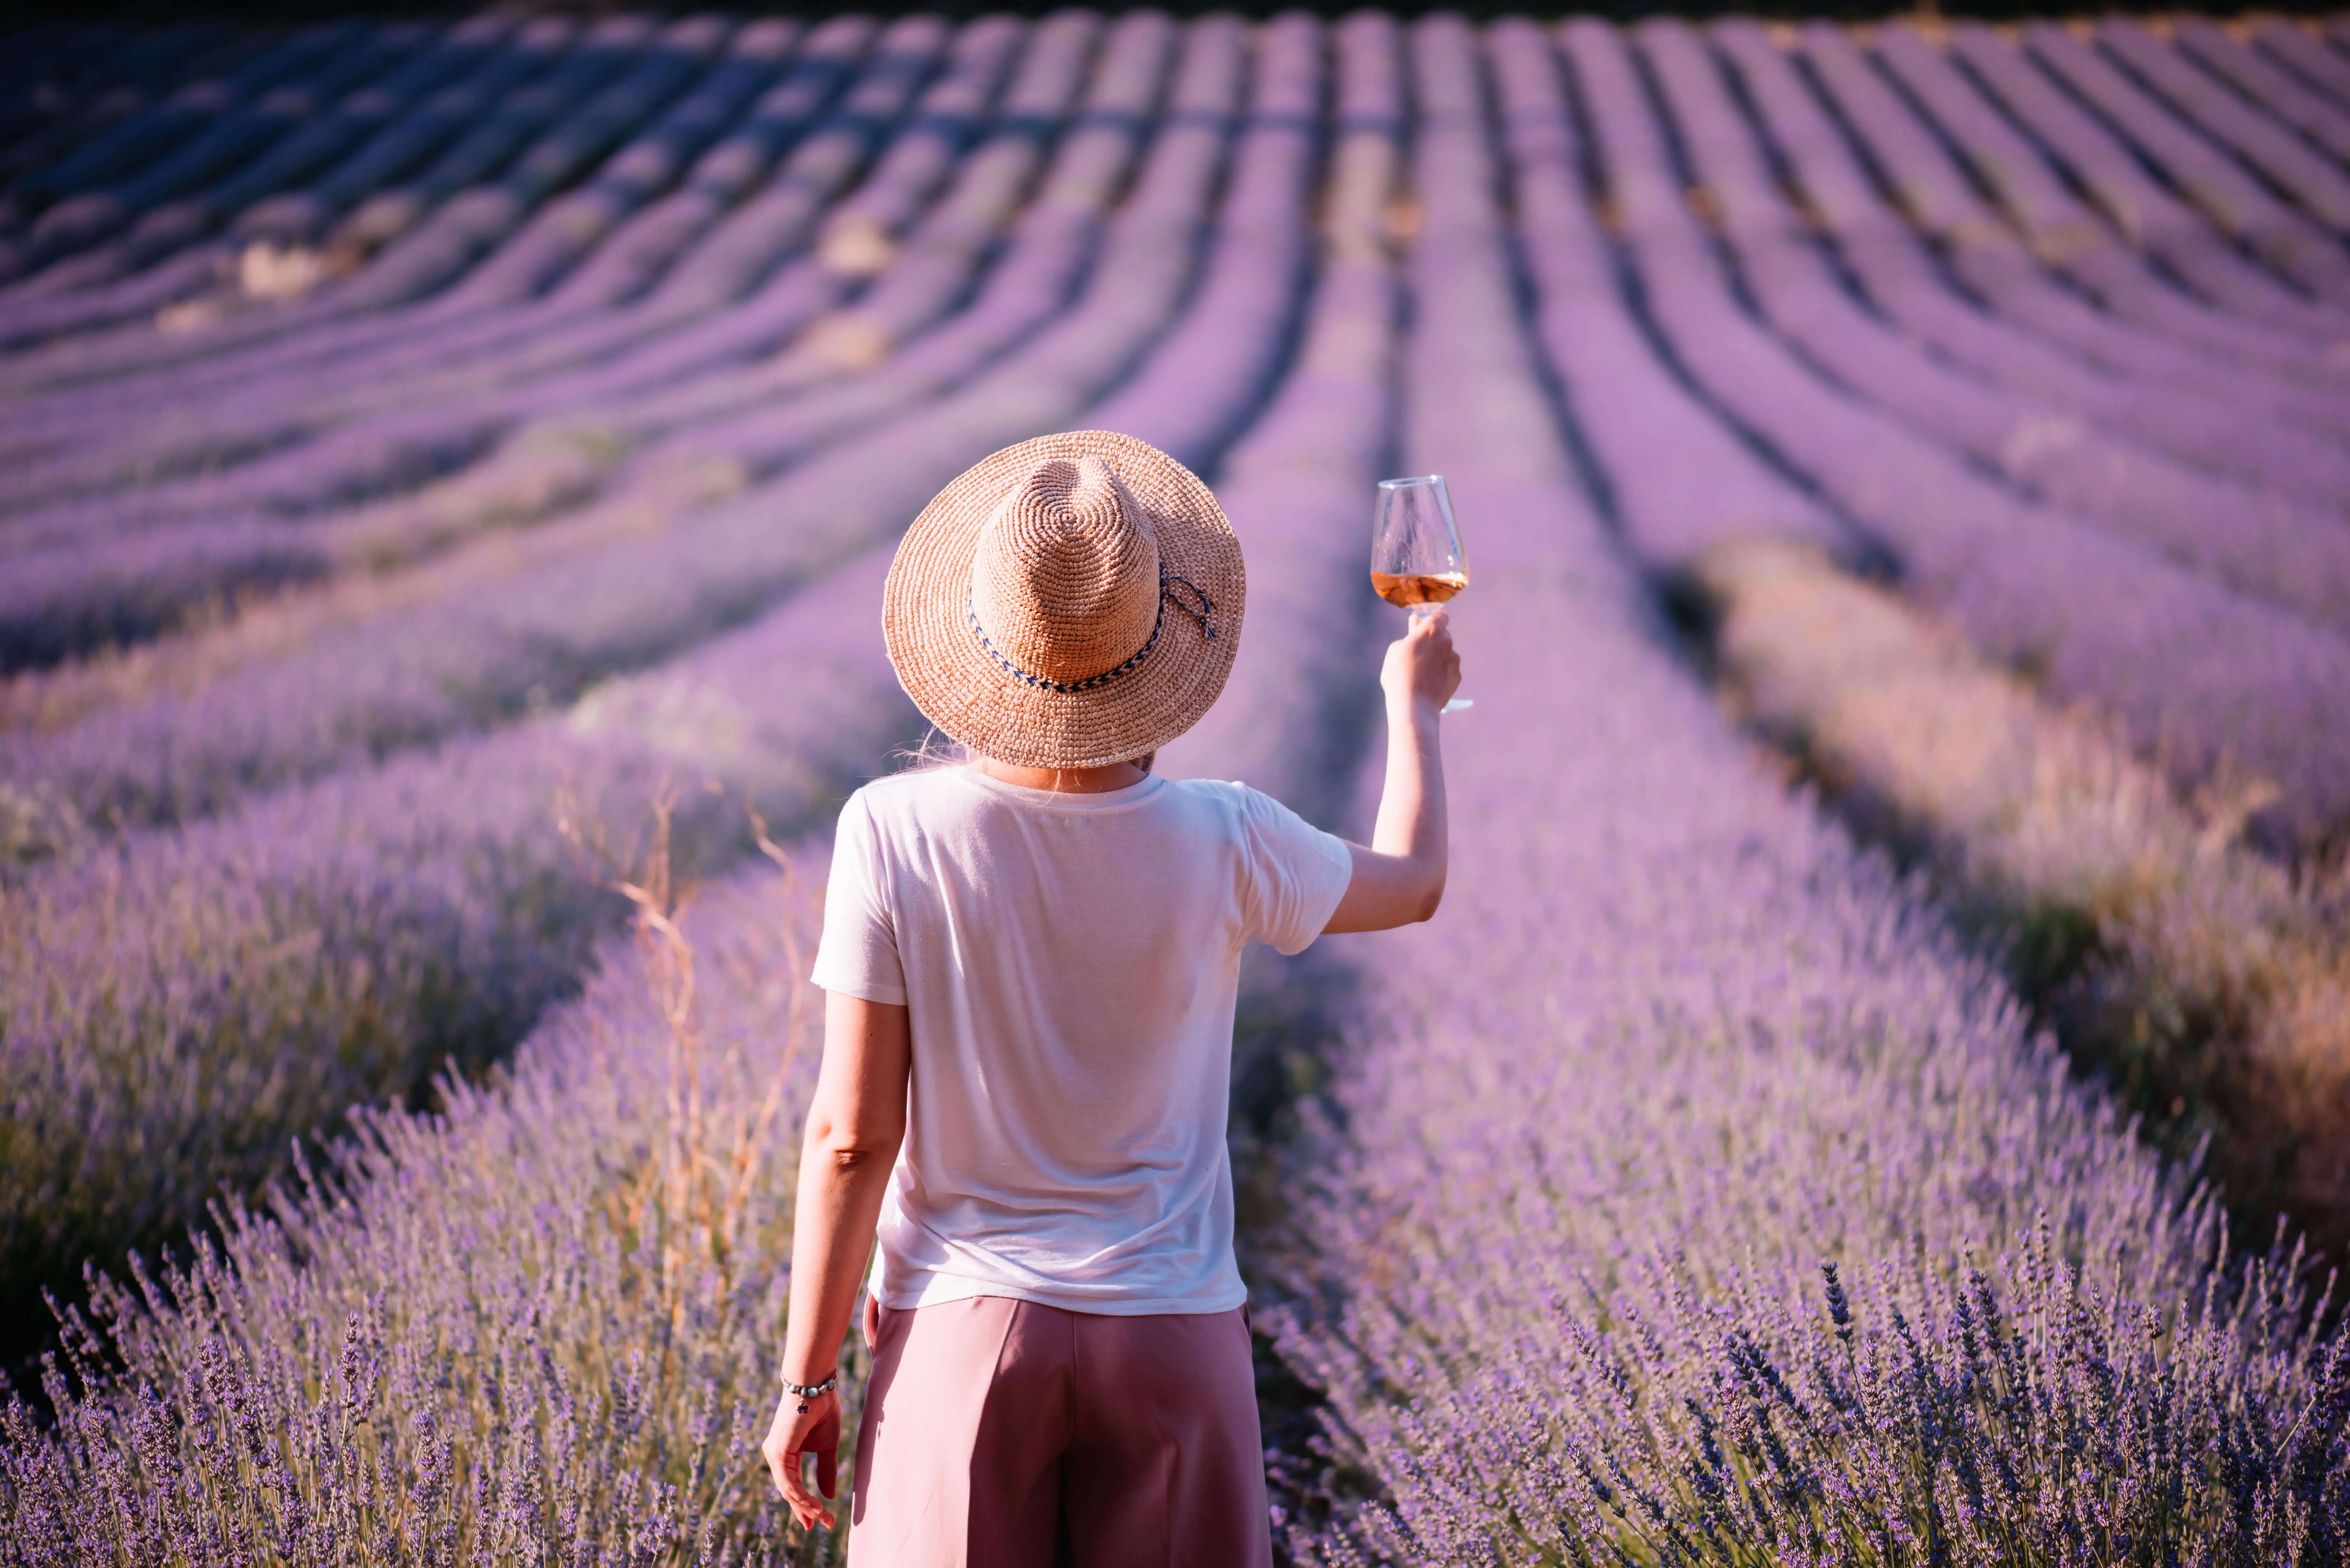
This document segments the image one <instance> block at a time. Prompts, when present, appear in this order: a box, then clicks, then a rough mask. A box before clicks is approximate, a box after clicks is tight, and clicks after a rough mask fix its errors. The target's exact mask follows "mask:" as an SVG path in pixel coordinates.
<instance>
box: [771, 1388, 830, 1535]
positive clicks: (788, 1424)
mask: <svg viewBox="0 0 2350 1568" xmlns="http://www.w3.org/2000/svg"><path fill="white" fill-rule="evenodd" d="M803 1403H805V1404H806V1406H807V1411H806V1414H805V1415H803V1414H802V1413H801V1411H800V1406H801V1405H802V1404H803ZM759 1451H760V1452H761V1453H763V1454H764V1455H765V1456H766V1457H767V1470H768V1473H769V1474H771V1475H773V1476H774V1477H775V1490H777V1491H779V1492H781V1493H783V1494H784V1501H785V1502H787V1503H789V1504H791V1505H792V1517H794V1518H795V1519H796V1520H798V1521H800V1528H801V1529H803V1530H814V1529H815V1528H816V1526H817V1525H819V1524H821V1525H823V1526H824V1527H825V1528H826V1529H827V1530H829V1529H831V1528H832V1524H833V1518H832V1510H830V1509H828V1508H827V1507H826V1506H825V1505H824V1504H825V1501H830V1500H831V1498H832V1494H833V1493H834V1492H835V1491H837V1490H839V1486H840V1395H839V1394H838V1392H837V1391H836V1392H833V1393H827V1394H819V1395H817V1396H816V1397H815V1398H813V1399H809V1400H806V1401H803V1400H802V1399H801V1398H800V1397H799V1396H798V1395H796V1394H793V1393H790V1392H786V1393H785V1395H784V1397H783V1399H782V1401H781V1402H780V1403H778V1404H777V1405H776V1406H775V1424H774V1425H773V1426H771V1427H769V1428H767V1440H766V1441H765V1442H764V1443H761V1444H760V1445H759ZM810 1454H814V1455H815V1456H816V1490H818V1491H821V1492H823V1493H824V1501H818V1500H817V1498H816V1493H815V1492H812V1491H810V1490H808V1484H807V1477H806V1472H805V1470H804V1469H803V1468H802V1466H803V1461H804V1460H805V1459H806V1457H807V1456H808V1455H810Z"/></svg>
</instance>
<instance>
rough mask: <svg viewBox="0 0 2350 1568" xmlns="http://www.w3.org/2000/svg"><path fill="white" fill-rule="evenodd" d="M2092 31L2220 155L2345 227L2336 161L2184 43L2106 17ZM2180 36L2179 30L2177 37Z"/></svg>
mask: <svg viewBox="0 0 2350 1568" xmlns="http://www.w3.org/2000/svg"><path fill="white" fill-rule="evenodd" d="M2206 26H2208V24H2207V25H2206ZM2220 36H2225V35H2220ZM2096 38H2097V44H2098V47H2099V49H2100V51H2101V52H2102V53H2103V54H2104V55H2105V56H2106V57H2107V58H2108V59H2109V60H2111V61H2112V62H2113V63H2114V64H2116V65H2117V66H2119V67H2121V69H2122V71H2123V72H2124V73H2126V75H2127V76H2128V77H2130V78H2134V79H2135V82H2136V83H2137V85H2138V86H2140V87H2142V88H2144V89H2145V91H2146V92H2147V94H2148V96H2149V97H2151V98H2153V99H2157V100H2158V101H2159V102H2160V103H2161V105H2162V106H2163V108H2164V109H2166V110H2167V111H2168V113H2169V114H2170V115H2171V116H2172V117H2174V118H2175V119H2177V120H2178V122H2179V123H2180V124H2182V125H2185V126H2189V127H2193V128H2197V129H2199V130H2202V131H2203V132H2204V133H2205V135H2206V136H2207V137H2208V138H2209V139H2210V140H2211V141H2214V142H2217V143H2218V144H2219V150H2220V153H2221V154H2225V153H2233V154H2234V155H2235V156H2236V157H2237V158H2238V159H2240V160H2241V161H2242V162H2244V163H2245V164H2248V165H2249V166H2250V167H2251V170H2252V171H2254V173H2255V174H2256V175H2258V176H2261V177H2263V178H2265V179H2266V180H2267V181H2268V182H2270V183H2272V184H2273V185H2275V186H2277V187H2279V188H2280V189H2282V191H2283V192H2285V193H2286V194H2287V195H2289V196H2290V197H2292V198H2293V201H2295V202H2298V203H2299V204H2300V205H2301V207H2302V208H2303V210H2304V211H2305V212H2306V213H2307V214H2308V216H2309V217H2310V218H2312V219H2314V220H2317V221H2318V222H2320V223H2324V225H2325V226H2326V227H2327V228H2328V229H2331V230H2332V231H2334V234H2336V235H2339V234H2343V233H2345V232H2350V172H2345V171H2344V170H2343V168H2342V166H2341V165H2340V164H2339V163H2337V162H2334V161H2330V160H2328V159H2326V158H2325V157H2324V155H2322V154H2320V153H2318V152H2315V151H2312V150H2311V149H2310V148H2309V147H2308V146H2307V145H2306V144H2305V143H2303V141H2302V140H2300V139H2299V138H2298V137H2296V136H2294V135H2293V133H2292V131H2291V130H2287V129H2285V128H2284V127H2283V126H2281V125H2279V124H2278V123H2277V121H2276V119H2272V118H2270V116H2269V115H2267V114H2265V113H2262V112H2261V111H2260V110H2257V109H2254V108H2252V107H2251V105H2248V104H2247V103H2245V102H2244V100H2243V99H2241V98H2239V97H2237V96H2236V95H2235V94H2234V93H2232V92H2230V90H2229V89H2228V88H2226V87H2225V86H2223V85H2222V83H2221V81H2220V80H2215V79H2213V77H2212V75H2211V74H2210V73H2207V72H2205V71H2202V70H2199V69H2197V68H2196V66H2195V64H2194V56H2192V55H2191V54H2189V53H2188V52H2187V51H2186V49H2185V48H2184V47H2174V46H2167V45H2165V44H2164V43H2163V42H2162V41H2161V40H2159V39H2158V38H2156V37H2155V36H2154V35H2153V34H2152V33H2150V32H2148V31H2147V29H2146V28H2145V27H2144V26H2140V25H2138V24H2137V23H2130V22H2118V21H2116V22H2108V23H2106V24H2104V25H2103V26H2099V27H2098V29H2097V34H2096ZM2185 43H2186V39H2185V38H2184V37H2183V36H2182V37H2181V38H2180V39H2179V40H2178V44H2179V45H2181V46H2183V45H2184V44H2185ZM2109 90H2110V88H2109ZM2291 96H2292V95H2290V94H2289V93H2288V95H2287V97H2288V99H2290V97H2291ZM2287 107H2290V106H2289V105H2288V106H2287Z"/></svg>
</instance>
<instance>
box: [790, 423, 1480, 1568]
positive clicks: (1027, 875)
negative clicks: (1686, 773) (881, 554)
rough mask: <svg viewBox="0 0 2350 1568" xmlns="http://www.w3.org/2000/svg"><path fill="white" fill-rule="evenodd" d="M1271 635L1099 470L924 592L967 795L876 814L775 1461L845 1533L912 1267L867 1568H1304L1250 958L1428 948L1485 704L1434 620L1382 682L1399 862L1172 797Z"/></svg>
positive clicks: (991, 511)
mask: <svg viewBox="0 0 2350 1568" xmlns="http://www.w3.org/2000/svg"><path fill="white" fill-rule="evenodd" d="M1243 597H1244V583H1243V574H1242V566H1241V554H1240V545H1239V543H1238V541H1236V540H1235V539H1234V538H1233V536H1232V527H1231V524H1228V523H1227V522H1226V521H1225V520H1224V516H1223V513H1222V510H1221V509H1220V508H1219V507H1218V506H1217V504H1216V501H1215V497H1214V496H1213V495H1211V494H1210V493H1209V492H1208V489H1207V487H1206V486H1205V485H1203V484H1201V483H1200V481H1199V480H1198V479H1197V478H1196V477H1195V476H1193V475H1192V474H1191V472H1190V471H1189V470H1187V469H1185V468H1184V467H1183V466H1182V465H1181V464H1180V463H1179V462H1176V461H1175V460H1174V459H1172V458H1170V457H1169V456H1167V455H1166V454H1165V453H1163V452H1159V451H1157V450H1156V449H1154V448H1152V447H1150V446H1149V445H1147V444H1146V443H1144V442H1142V441H1136V440H1134V439H1133V438H1131V437H1128V436H1121V435H1114V434H1110V433H1108V432H1106V431H1077V432H1074V433H1069V434H1063V435H1055V436H1046V437H1043V438H1041V439H1039V440H1036V441H1025V442H1023V443H1022V444H1020V445H1018V446H1014V447H1009V448H1006V449H1005V450H1004V451H1003V452H997V453H996V454H995V455H994V456H993V457H991V458H989V459H987V460H986V461H985V462H982V463H980V464H979V465H978V466H977V467H975V468H973V469H972V470H971V471H970V472H966V473H965V474H963V475H962V477H961V478H959V479H957V480H956V481H955V482H954V483H952V484H951V485H949V486H948V487H947V488H946V489H945V490H944V491H942V492H941V493H940V494H939V496H938V497H937V498H936V499H935V500H934V501H932V502H931V504H930V505H929V506H928V507H927V508H925V509H924V510H923V513H922V514H921V516H920V517H919V518H917V519H916V520H915V523H914V525H913V527H912V528H911V529H910V531H909V533H908V534H907V536H906V539H905V542H904V544H903V545H900V546H899V551H898V555H897V559H896V561H895V562H894V563H893V565H892V566H891V567H890V571H889V586H888V589H887V591H886V594H885V604H884V607H883V622H884V629H885V632H886V635H887V638H888V641H889V657H890V660H891V662H892V663H893V664H894V665H895V666H896V668H897V671H898V676H899V680H900V681H901V682H902V683H903V684H904V686H905V688H906V691H907V692H908V693H909V695H910V696H911V697H912V698H913V700H914V701H915V703H916V705H917V706H919V707H920V709H921V711H922V712H923V713H924V714H925V715H926V716H928V717H929V718H930V719H931V722H933V723H935V724H936V725H937V726H938V728H939V729H941V731H943V732H946V733H947V734H948V735H949V736H951V737H952V738H953V739H954V740H956V741H957V742H961V743H962V746H963V747H964V748H965V750H966V751H967V752H968V753H969V759H970V760H969V762H968V763H966V764H965V765H962V766H959V767H943V768H930V769H918V770H916V771H913V772H910V773H906V774H898V775H896V776H893V777H889V778H884V779H879V780H877V781H875V782H874V783H872V784H868V785H867V786H866V787H865V788H863V789H862V790H859V791H858V793H857V794H856V795H855V796H853V797H852V798H851V799H850V800H849V802H848V803H847V805H846V806H845V807H844V808H843V809H842V812H841V816H840V827H839V839H838V846H837V849H836V851H835V855H834V859H833V865H832V878H831V885H830V889H829V891H828V893H827V901H826V907H825V922H824V937H823V940H822V943H821V944H820V946H819V948H818V950H817V955H816V971H815V981H816V984H817V985H819V986H821V987H822V988H823V989H824V990H825V991H826V992H827V999H826V1011H825V1044H824V1062H823V1066H822V1069H821V1071H820V1073H819V1075H818V1081H817V1085H816V1096H815V1099H814V1101H813V1103H812V1104H811V1106H810V1107H809V1111H808V1120H807V1133H806V1144H805V1146H804V1148H803V1151H802V1154H801V1160H800V1187H799V1196H798V1207H797V1220H796V1223H797V1231H796V1232H795V1237H794V1241H793V1249H792V1282H791V1318H790V1323H789V1324H788V1328H787V1334H786V1340H785V1352H784V1366H783V1378H784V1381H785V1395H784V1397H783V1400H782V1402H781V1403H780V1404H779V1405H778V1407H777V1408H776V1411H775V1425H774V1428H773V1429H772V1430H771V1431H770V1432H769V1433H768V1436H767V1439H766V1443H765V1445H764V1451H765V1453H766V1457H767V1460H768V1464H769V1467H770V1469H772V1471H773V1474H774V1478H775V1485H776V1487H777V1488H778V1490H781V1491H782V1493H783V1495H784V1497H785V1500H786V1501H789V1503H790V1504H791V1507H792V1510H793V1512H794V1513H795V1515H796V1516H797V1518H798V1519H799V1521H800V1522H801V1523H802V1524H804V1525H810V1526H813V1525H815V1524H816V1523H818V1522H821V1523H824V1524H826V1525H829V1524H831V1523H832V1522H833V1516H832V1513H831V1511H829V1510H828V1509H827V1507H826V1506H825V1503H824V1501H822V1500H820V1499H819V1498H818V1496H817V1495H816V1492H817V1491H821V1493H822V1494H823V1498H825V1499H829V1498H830V1497H832V1496H833V1494H834V1490H835V1473H836V1469H835V1468H836V1464H837V1453H838V1447H839V1442H840V1403H839V1396H838V1393H837V1380H836V1378H835V1376H834V1372H835V1368H836V1366H837V1362H838V1355H839V1349H840V1345H841V1340H842V1337H843V1335H844V1334H846V1333H847V1329H848V1325H849V1320H850V1318H851V1316H852V1314H854V1312H855V1310H856V1302H857V1295H858V1283H859V1279H860V1276H861V1275H862V1274H863V1272H864V1271H865V1265H866V1262H867V1258H868V1253H869V1252H871V1251H872V1250H873V1243H874V1240H875V1236H876V1232H877V1228H878V1231H879V1241H880V1246H879V1257H878V1260H877V1261H876V1266H875V1271H874V1272H875V1277H874V1281H873V1287H872V1291H871V1293H870V1294H869V1295H868V1296H867V1298H866V1310H865V1320H866V1321H865V1328H866V1334H867V1337H868V1340H869V1341H870V1343H871V1344H872V1345H873V1347H874V1348H873V1372H872V1378H871V1381H870V1383H869V1385H868V1388H867V1392H866V1398H865V1413H864V1418H863V1423H862V1425H861V1427H860V1428H859V1431H858V1455H859V1463H858V1472H859V1473H858V1485H857V1500H856V1509H855V1514H854V1526H853V1529H854V1539H855V1542H856V1546H855V1553H856V1559H857V1563H858V1568H960V1565H965V1564H968V1565H971V1568H993V1565H996V1564H1003V1565H1006V1568H1013V1565H1023V1568H1024V1565H1029V1564H1034V1565H1036V1568H1046V1565H1049V1564H1054V1563H1071V1564H1076V1565H1080V1568H1107V1565H1113V1564H1128V1563H1132V1564H1138V1565H1139V1564H1143V1563H1149V1564H1153V1565H1157V1568H1235V1565H1242V1568H1257V1565H1269V1564H1270V1563H1271V1562H1272V1540H1271V1527H1270V1523H1269V1521H1268V1518H1267V1511H1266V1505H1265V1491H1264V1473H1263V1451H1262V1446H1261V1438H1260V1436H1259V1431H1258V1425H1257V1411H1256V1400H1255V1392H1254V1379H1253V1372H1252V1368H1251V1364H1250V1350H1249V1335H1248V1326H1247V1319H1246V1316H1245V1309H1244V1307H1243V1302H1244V1300H1245V1295H1246V1293H1245V1291H1244V1290H1243V1286H1242V1284H1241V1278H1240V1272H1239V1270H1238V1268H1237V1267H1236V1265H1235V1264H1234V1262H1233V1259H1232V1171H1231V1168H1230V1164H1229V1161H1228V1159H1227V1157H1226V1153H1225V1143H1224V1131H1225V1127H1224V1124H1225V1111H1226V1101H1227V1095H1228V1087H1229V1079H1230V1073H1231V1055H1232V1012H1233V1004H1234V1000H1235V997H1236V995H1237V993H1238V989H1239V976H1240V961H1241V953H1242V950H1243V948H1244V947H1245V946H1246V945H1247V944H1248V943H1249V942H1250V941H1252V940H1258V941H1265V942H1269V943H1271V944H1272V945H1273V946H1274V947H1275V948H1277V949H1278V950H1281V951H1283V952H1285V953H1295V952H1298V951H1301V950H1304V949H1305V946H1306V945H1307V944H1308V943H1310V942H1311V941H1312V940H1314V938H1315V936H1316V935H1318V934H1320V933H1321V932H1323V931H1364V930H1378V929H1387V928H1389V927H1394V926H1399V925H1404V924H1406V923H1409V922H1410V921H1413V920H1424V919H1428V918H1429V917H1430V915H1432V914H1434V913H1435V911H1436V906H1437V901H1438V899H1439V898H1440V897H1441V895H1442V893H1443V888H1444V865H1445V825H1444V788H1443V777H1442V773H1441V770H1440V762H1439V754H1438V746H1437V711H1438V709H1440V707H1442V705H1443V704H1444V701H1445V700H1446V699H1447V698H1448V697H1450V696H1451V694H1452V691H1454V689H1455V688H1456V687H1457V686H1458V685H1459V684H1460V680H1461V673H1460V660H1459V659H1458V658H1457V657H1455V655H1454V654H1453V651H1452V646H1451V636H1450V633H1449V632H1448V631H1447V629H1446V623H1445V618H1444V617H1443V616H1442V615H1441V614H1438V615H1434V616H1430V617H1429V618H1426V619H1423V620H1420V621H1418V622H1416V623H1415V624H1414V625H1413V627H1412V628H1411V630H1410V631H1409V633H1408V634H1407V635H1406V636H1405V637H1404V639H1402V640H1401V641H1399V642H1398V643H1396V644H1395V645H1394V646H1393V647H1391V648H1390V649H1388V655H1387V662H1386V666H1385V669H1384V670H1383V671H1382V674H1381V683H1382V684H1383V686H1384V687H1385V689H1386V691H1387V699H1388V773H1387V784H1386V792H1385V794H1384V796H1383V797H1382V799H1381V801H1380V804H1379V813H1378V825H1377V827H1376V830H1375V831H1374V833H1373V834H1372V842H1371V845H1370V846H1369V847H1367V848H1366V847H1364V846H1360V845H1353V844H1347V843H1345V842H1343V841H1342V840H1339V839H1337V838H1334V837H1332V836H1329V835H1328V834H1326V833H1323V832H1321V831H1320V830H1319V829H1317V828H1315V827H1312V826H1308V825H1307V824H1306V823H1305V821H1303V820H1302V819H1301V818H1299V817H1298V816H1297V815H1295V813H1293V812H1291V811H1290V810H1289V809H1288V808H1287V807H1285V806H1284V805H1280V804H1279V803H1278V802H1276V801H1274V800H1272V799H1271V798H1269V797H1267V796H1265V795H1263V794H1259V793H1258V792H1256V791H1255V790H1253V789H1250V788H1248V787H1246V786H1245V785H1243V784H1220V783H1213V782H1208V781H1200V780H1186V781H1182V782H1173V781H1170V780H1167V779H1163V778H1159V777H1154V776H1152V775H1151V774H1150V773H1149V763H1150V760H1151V756H1152V753H1155V752H1156V751H1157V750H1158V749H1159V747H1160V746H1162V745H1164V744H1166V743H1167V742H1170V741H1172V740H1173V739H1174V738H1175V737H1176V736H1178V735H1180V734H1181V733H1182V732H1184V731H1185V730H1186V729H1188V728H1190V727H1191V725H1192V724H1193V723H1194V722H1197V721H1198V720H1199V718H1200V716H1201V714H1202V713H1204V712H1206V711H1207V710H1208V707H1209V705H1210V704H1211V703H1212V702H1213V701H1215V699H1216V695H1217V693H1218V692H1219V691H1222V689H1223V683H1224V678H1225V676H1226V675H1227V674H1228V673H1229V672H1230V670H1231V669H1232V656H1233V653H1234V651H1235V649H1236V648H1237V645H1238V643H1239V640H1240V629H1241V613H1242V607H1243ZM811 1457H813V1458H814V1459H816V1489H815V1490H811V1489H810V1487H809V1485H808V1481H807V1478H806V1474H805V1467H806V1459H809V1458H811Z"/></svg>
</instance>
